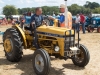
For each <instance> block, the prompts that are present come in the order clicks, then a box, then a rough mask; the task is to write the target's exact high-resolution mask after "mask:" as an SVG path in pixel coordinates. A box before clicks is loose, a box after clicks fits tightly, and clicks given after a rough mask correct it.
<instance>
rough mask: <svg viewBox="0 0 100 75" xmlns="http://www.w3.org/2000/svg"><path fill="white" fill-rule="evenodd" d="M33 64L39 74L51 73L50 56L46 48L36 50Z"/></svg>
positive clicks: (46, 74)
mask: <svg viewBox="0 0 100 75" xmlns="http://www.w3.org/2000/svg"><path fill="white" fill-rule="evenodd" d="M32 64H33V68H34V71H35V73H36V74H37V75H48V74H49V71H50V57H49V55H48V53H47V52H46V51H45V50H44V49H38V50H36V51H35V52H34V55H33V60H32Z"/></svg>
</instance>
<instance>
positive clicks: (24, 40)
mask: <svg viewBox="0 0 100 75" xmlns="http://www.w3.org/2000/svg"><path fill="white" fill-rule="evenodd" d="M12 27H13V28H17V29H18V31H19V32H20V33H21V35H22V39H23V43H24V47H25V48H27V42H26V36H25V33H24V31H23V30H22V29H21V28H20V27H19V25H15V26H12Z"/></svg>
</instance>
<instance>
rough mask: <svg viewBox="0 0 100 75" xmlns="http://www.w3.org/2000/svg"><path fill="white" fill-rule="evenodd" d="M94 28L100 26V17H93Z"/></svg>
mask: <svg viewBox="0 0 100 75" xmlns="http://www.w3.org/2000/svg"><path fill="white" fill-rule="evenodd" d="M91 26H92V27H93V28H98V26H100V17H94V18H92V25H91Z"/></svg>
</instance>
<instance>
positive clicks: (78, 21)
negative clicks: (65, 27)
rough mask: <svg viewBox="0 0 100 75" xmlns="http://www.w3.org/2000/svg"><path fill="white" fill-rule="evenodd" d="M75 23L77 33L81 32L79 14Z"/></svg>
mask: <svg viewBox="0 0 100 75" xmlns="http://www.w3.org/2000/svg"><path fill="white" fill-rule="evenodd" d="M75 23H76V26H75V28H76V31H77V32H78V31H79V24H80V15H79V14H77V16H76V20H75Z"/></svg>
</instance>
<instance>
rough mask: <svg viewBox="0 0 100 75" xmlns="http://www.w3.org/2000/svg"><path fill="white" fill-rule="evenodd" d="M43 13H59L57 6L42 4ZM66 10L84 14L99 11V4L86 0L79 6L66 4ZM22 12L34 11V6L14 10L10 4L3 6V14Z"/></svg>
mask: <svg viewBox="0 0 100 75" xmlns="http://www.w3.org/2000/svg"><path fill="white" fill-rule="evenodd" d="M42 10H43V14H44V15H53V13H55V14H56V15H57V14H59V8H58V7H57V6H52V7H50V6H42ZM68 10H69V11H70V12H71V13H72V14H73V15H76V14H79V13H84V14H86V15H88V14H90V13H91V12H92V13H100V5H99V4H98V3H96V2H89V1H87V2H86V4H85V5H83V6H79V5H78V4H72V5H71V6H68ZM17 12H18V14H23V13H26V12H33V13H34V12H35V7H32V8H18V9H17V10H16V8H15V6H12V5H6V6H5V7H4V8H3V14H5V15H7V16H8V15H13V14H17Z"/></svg>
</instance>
